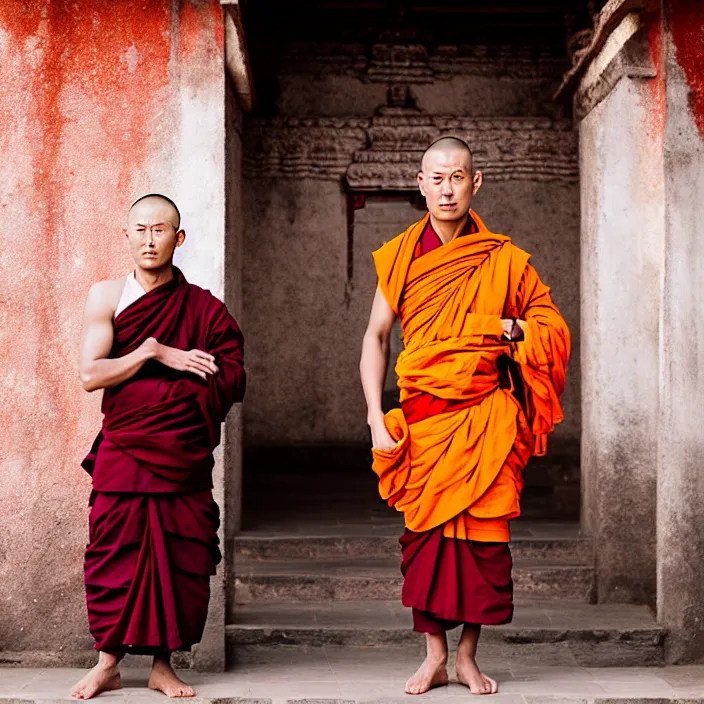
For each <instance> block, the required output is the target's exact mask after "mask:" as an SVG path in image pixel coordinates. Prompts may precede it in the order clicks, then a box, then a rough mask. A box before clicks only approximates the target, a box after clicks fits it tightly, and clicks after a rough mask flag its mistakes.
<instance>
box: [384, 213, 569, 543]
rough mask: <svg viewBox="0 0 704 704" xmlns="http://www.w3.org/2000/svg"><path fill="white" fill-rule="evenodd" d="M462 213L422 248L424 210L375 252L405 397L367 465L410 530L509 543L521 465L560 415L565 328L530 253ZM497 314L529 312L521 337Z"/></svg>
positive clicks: (541, 448) (539, 448)
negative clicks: (467, 223) (389, 440)
mask: <svg viewBox="0 0 704 704" xmlns="http://www.w3.org/2000/svg"><path fill="white" fill-rule="evenodd" d="M470 216H471V218H472V219H473V220H474V222H475V223H476V229H477V230H478V231H477V232H476V233H474V234H467V235H464V236H462V237H458V238H456V239H455V240H453V241H452V242H449V243H447V244H446V245H443V246H441V247H438V248H437V249H434V250H433V251H430V252H428V253H427V254H424V255H423V256H422V257H419V258H418V257H416V256H414V255H415V254H416V245H417V244H418V242H419V238H420V237H421V235H422V233H423V231H424V229H425V227H426V225H427V224H428V220H429V215H426V217H425V218H424V219H423V220H421V221H420V222H418V223H416V224H414V225H412V226H411V227H410V228H409V229H408V230H406V232H404V233H402V234H401V235H399V236H398V237H396V238H395V239H393V240H392V241H390V242H388V243H387V244H385V245H384V246H383V247H381V249H379V250H378V251H376V252H375V253H374V260H375V265H376V270H377V274H378V278H379V287H380V289H381V291H382V293H383V295H384V297H385V298H386V300H387V301H388V303H389V305H390V306H391V308H392V310H393V311H394V312H395V313H396V315H397V316H398V317H399V319H400V322H401V327H402V330H403V339H404V345H405V349H404V350H403V352H402V353H401V354H400V355H399V358H398V362H397V365H396V371H397V374H398V379H399V381H398V384H399V388H400V390H401V406H402V408H401V409H394V410H392V411H390V412H389V413H388V414H387V415H386V425H387V427H388V429H389V432H390V433H391V435H392V437H394V438H395V439H396V440H397V441H398V443H397V446H396V448H395V449H393V450H391V451H382V450H377V449H374V450H373V455H374V464H373V468H374V471H375V472H376V473H377V474H378V476H379V490H380V494H381V496H382V498H384V499H386V500H387V501H388V503H389V505H391V506H393V507H395V508H396V509H397V510H398V511H401V512H403V514H404V517H405V523H406V527H407V529H408V530H409V531H412V532H414V533H424V532H426V531H431V530H433V529H438V528H439V527H442V535H443V536H444V537H445V538H457V539H463V540H469V541H482V542H494V543H505V542H508V540H509V529H508V521H509V520H510V519H512V518H515V517H517V516H518V515H519V514H520V507H519V499H520V493H521V489H522V486H523V469H524V467H525V465H526V463H527V462H528V459H529V458H530V456H531V455H532V454H536V455H541V454H544V453H545V450H546V439H547V435H548V434H549V433H550V432H551V431H552V430H553V428H554V426H555V424H556V423H559V422H560V421H561V420H562V418H563V414H562V409H561V406H560V401H559V398H560V395H561V393H562V391H563V390H564V387H565V373H566V367H567V360H568V357H569V353H570V338H569V331H568V330H567V326H566V324H565V322H564V320H563V319H562V317H561V315H560V313H559V311H558V310H557V308H556V307H555V305H554V304H553V302H552V300H551V298H550V289H549V288H548V287H547V286H545V285H544V284H543V283H542V282H541V281H540V279H539V277H538V275H537V273H536V272H535V269H533V267H532V266H531V265H530V264H529V255H528V254H527V253H526V252H524V251H522V250H521V249H519V248H518V247H516V246H515V245H513V244H512V243H511V240H510V239H509V238H508V237H505V236H504V235H499V234H495V233H492V232H490V231H489V230H487V228H486V226H485V225H484V223H483V222H482V221H481V220H480V219H479V217H478V216H477V215H476V213H474V212H473V211H470ZM502 318H518V319H520V320H524V321H526V324H525V326H524V339H523V340H522V341H520V342H513V343H510V342H507V341H506V340H505V339H503V338H502V334H503V328H502V323H501V320H502ZM507 358H508V360H507ZM509 360H510V361H509ZM507 366H513V367H514V368H515V369H517V370H518V371H519V374H518V375H517V376H514V377H513V378H512V377H511V376H510V375H509V374H507V373H506V372H505V371H503V372H502V371H501V370H502V369H504V370H505V368H506V367H507Z"/></svg>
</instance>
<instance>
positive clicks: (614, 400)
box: [575, 3, 663, 603]
mask: <svg viewBox="0 0 704 704" xmlns="http://www.w3.org/2000/svg"><path fill="white" fill-rule="evenodd" d="M614 5H615V3H610V6H612V7H613V6H614ZM649 29H650V28H649V26H648V20H647V19H646V18H645V17H643V16H641V15H640V14H639V13H636V12H633V13H624V15H623V16H622V17H621V18H612V21H611V24H609V25H602V26H601V27H599V26H598V27H597V31H596V32H595V37H596V43H595V44H593V46H592V48H591V53H589V51H588V52H587V54H585V55H584V57H583V59H582V66H581V74H580V76H579V86H578V90H577V93H576V96H575V112H576V116H577V119H578V120H579V135H580V178H581V219H582V226H581V230H582V235H581V237H582V243H581V302H582V417H583V421H582V422H583V426H582V463H581V466H582V528H583V531H584V532H585V533H587V534H589V535H592V536H593V538H594V543H595V558H596V568H597V598H598V600H599V601H601V602H639V603H654V601H655V575H656V565H655V511H656V498H655V497H656V477H657V461H656V457H657V439H658V334H659V332H658V319H659V293H660V272H661V270H662V258H663V257H662V251H663V233H662V222H663V205H662V203H663V188H662V177H661V174H662V155H661V153H662V152H661V145H662V139H661V127H660V122H659V120H660V117H659V113H658V111H657V103H655V102H654V94H653V81H654V79H653V76H654V73H655V71H654V66H653V64H652V59H651V57H650V50H649V48H650V47H649V38H648V36H649V35H648V30H649Z"/></svg>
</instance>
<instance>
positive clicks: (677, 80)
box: [657, 0, 704, 663]
mask: <svg viewBox="0 0 704 704" xmlns="http://www.w3.org/2000/svg"><path fill="white" fill-rule="evenodd" d="M665 4H666V8H667V9H666V13H667V14H666V22H667V31H666V35H665V42H664V44H665V65H666V71H667V127H666V130H665V238H666V248H665V276H664V284H663V306H662V315H661V326H662V336H661V337H662V363H661V380H660V381H661V401H660V418H659V427H658V434H659V438H660V442H659V452H658V530H657V548H658V549H657V555H658V572H657V584H658V599H657V606H658V620H659V621H660V622H661V623H662V624H663V625H665V626H666V627H667V628H668V631H669V636H668V640H667V654H666V655H667V659H668V661H669V662H672V663H680V662H691V661H693V660H700V661H701V660H702V658H703V657H704V571H703V570H702V555H704V508H703V507H704V479H703V476H704V475H703V474H702V465H703V464H704V430H703V428H704V324H702V321H703V320H704V198H703V194H704V138H703V135H704V90H703V89H702V83H701V80H702V75H704V47H703V46H702V41H701V28H702V26H704V7H702V5H701V3H699V2H695V0H691V2H688V1H685V0H678V1H677V2H667V3H665Z"/></svg>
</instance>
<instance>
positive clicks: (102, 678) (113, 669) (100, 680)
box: [71, 663, 122, 699]
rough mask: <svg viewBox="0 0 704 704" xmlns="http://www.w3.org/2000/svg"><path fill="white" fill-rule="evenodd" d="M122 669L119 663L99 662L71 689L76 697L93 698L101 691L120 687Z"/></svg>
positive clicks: (72, 694)
mask: <svg viewBox="0 0 704 704" xmlns="http://www.w3.org/2000/svg"><path fill="white" fill-rule="evenodd" d="M121 687H122V682H121V681H120V671H119V670H118V669H117V665H105V664H103V663H98V664H97V665H96V666H95V667H94V668H93V669H92V670H91V671H90V672H89V673H88V674H87V675H86V676H85V677H84V678H83V679H82V680H80V681H79V682H78V683H77V684H76V685H75V686H74V687H73V689H72V690H71V696H72V697H73V698H74V699H92V698H93V697H96V696H97V695H98V694H100V693H101V692H109V691H111V690H113V689H120V688H121Z"/></svg>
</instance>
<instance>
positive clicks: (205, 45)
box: [0, 0, 225, 663]
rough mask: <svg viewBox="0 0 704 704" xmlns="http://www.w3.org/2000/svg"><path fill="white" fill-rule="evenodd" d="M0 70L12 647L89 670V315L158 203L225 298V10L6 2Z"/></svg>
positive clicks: (190, 266) (5, 619) (190, 268)
mask: <svg viewBox="0 0 704 704" xmlns="http://www.w3.org/2000/svg"><path fill="white" fill-rule="evenodd" d="M0 61H1V62H2V65H3V70H2V72H0V112H1V113H2V120H0V132H1V136H0V155H1V158H2V162H3V164H5V165H6V166H7V168H5V169H3V172H2V176H1V177H0V203H1V207H0V213H1V214H0V220H1V226H0V238H1V243H0V278H1V279H2V281H3V294H2V308H1V309H0V350H1V351H0V354H1V355H2V368H3V377H2V380H1V381H0V389H1V390H2V391H1V393H2V398H1V401H2V403H1V404H0V405H1V408H0V424H1V425H2V428H3V443H2V445H1V446H0V453H1V456H0V463H1V465H2V468H1V475H2V481H1V482H0V505H1V506H2V512H1V513H0V650H3V651H6V652H4V653H3V655H2V657H3V658H6V659H10V660H12V659H13V657H14V656H13V655H11V654H9V653H8V651H15V652H17V651H31V652H32V655H31V657H29V659H28V656H26V655H24V656H23V655H19V656H17V657H19V658H20V659H23V658H24V661H25V662H29V661H33V662H48V663H54V662H65V663H69V662H80V661H82V660H85V659H86V654H90V651H91V649H92V640H91V639H90V637H89V635H88V631H87V621H86V616H85V609H84V595H83V584H82V558H83V549H84V546H85V542H86V538H87V513H88V510H87V501H88V494H89V489H90V482H89V479H88V476H87V475H85V473H84V472H83V470H82V469H81V468H80V466H79V463H80V461H81V459H82V458H83V456H84V454H85V452H86V450H87V449H88V448H89V446H90V443H91V441H92V439H93V437H94V435H95V433H96V432H97V431H98V429H99V427H100V413H99V402H100V398H99V395H98V394H93V395H88V394H86V393H85V392H83V391H82V390H81V389H80V385H79V381H78V370H77V359H78V346H79V340H80V333H81V329H80V328H81V315H82V308H83V303H84V300H85V297H86V294H87V292H88V288H89V286H90V285H91V284H92V283H93V282H94V281H97V280H99V279H104V278H109V277H117V276H123V275H125V274H126V273H127V272H128V271H129V270H130V268H131V266H132V263H131V260H130V257H129V254H128V250H127V248H126V245H125V242H124V240H123V236H122V235H121V230H120V228H121V226H122V224H123V222H124V220H125V215H126V210H127V208H128V207H129V204H130V202H131V201H132V200H133V199H134V198H135V197H137V196H139V195H141V194H143V193H144V192H148V191H163V192H165V193H168V194H169V195H171V197H173V198H174V199H175V200H176V201H177V202H178V203H179V204H180V206H181V208H182V211H183V214H184V222H185V226H186V228H187V230H188V235H189V239H188V241H187V244H186V245H185V246H184V248H183V249H182V250H181V251H180V253H179V259H178V262H177V263H178V264H179V265H180V266H182V267H183V269H184V271H185V273H186V276H187V277H189V278H190V279H191V280H192V281H194V282H196V283H199V284H201V285H205V286H207V287H209V288H210V289H211V290H212V291H213V292H214V293H215V294H216V295H219V296H222V295H223V287H224V236H225V232H224V220H225V212H224V202H225V192H224V105H225V102H224V80H223V75H224V73H223V30H222V13H221V9H220V7H219V4H218V3H217V2H214V1H213V2H208V1H206V0H203V1H200V2H198V1H195V0H194V1H190V0H183V1H182V2H181V3H178V2H176V3H173V2H170V1H167V0H155V1H154V2H149V3H141V4H140V3H136V4H135V3H115V2H109V1H108V0H103V1H98V2H96V1H94V0H91V1H90V2H88V0H72V1H71V2H70V3H69V2H61V1H56V0H54V1H53V2H49V0H44V1H37V2H19V3H11V4H10V3H5V4H4V5H3V6H2V7H1V8H0ZM218 462H219V469H218V476H220V477H221V476H222V456H221V455H220V457H219V458H218ZM220 621H221V622H222V619H220ZM38 651H43V653H44V654H43V655H42V653H39V652H38Z"/></svg>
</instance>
